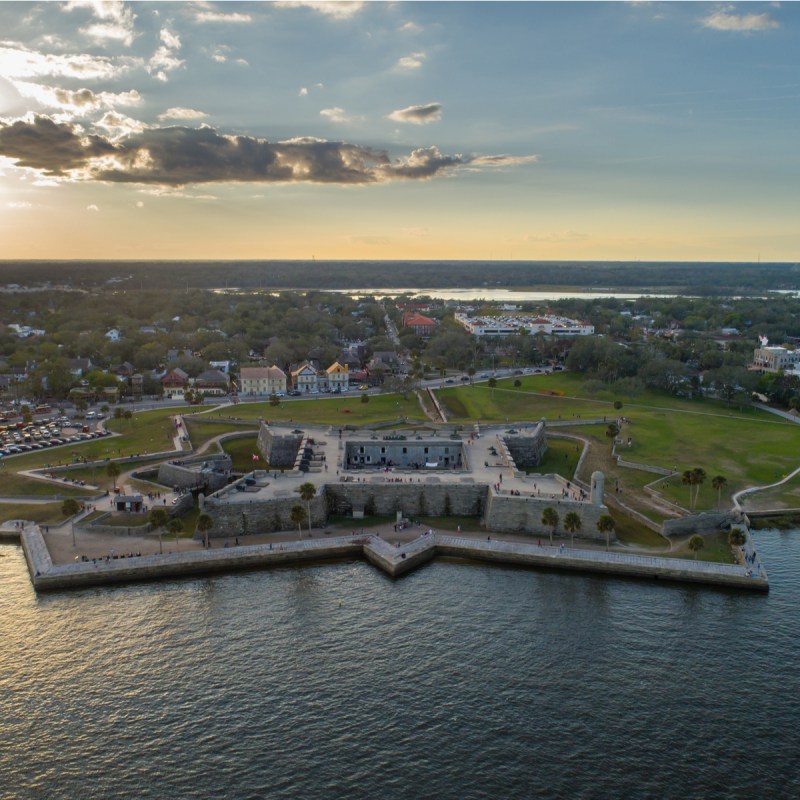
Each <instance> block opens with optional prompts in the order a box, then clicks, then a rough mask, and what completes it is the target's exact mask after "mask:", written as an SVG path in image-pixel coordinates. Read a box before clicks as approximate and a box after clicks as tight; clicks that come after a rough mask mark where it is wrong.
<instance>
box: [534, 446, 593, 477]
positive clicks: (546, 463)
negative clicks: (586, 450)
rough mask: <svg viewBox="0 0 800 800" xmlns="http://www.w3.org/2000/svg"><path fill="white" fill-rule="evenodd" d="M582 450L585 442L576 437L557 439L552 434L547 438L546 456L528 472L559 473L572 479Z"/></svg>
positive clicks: (541, 473)
mask: <svg viewBox="0 0 800 800" xmlns="http://www.w3.org/2000/svg"><path fill="white" fill-rule="evenodd" d="M582 450H583V444H581V443H580V442H576V441H575V440H574V439H557V438H555V437H553V436H550V437H548V439H547V452H546V453H545V454H544V458H543V459H542V460H541V461H540V462H539V463H538V464H537V465H536V466H535V467H531V468H530V469H529V470H528V472H536V473H539V474H540V475H547V474H550V473H557V474H558V475H561V476H562V477H564V478H567V479H568V480H572V478H573V476H574V475H575V468H576V467H577V466H578V460H579V459H580V457H581V451H582Z"/></svg>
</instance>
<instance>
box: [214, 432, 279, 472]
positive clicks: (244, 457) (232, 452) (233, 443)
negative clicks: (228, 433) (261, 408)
mask: <svg viewBox="0 0 800 800" xmlns="http://www.w3.org/2000/svg"><path fill="white" fill-rule="evenodd" d="M257 438H258V437H257V436H256V435H255V434H254V435H253V436H249V437H248V438H247V439H231V440H230V441H229V442H223V443H222V449H223V450H224V451H225V452H226V453H227V454H228V455H229V456H230V457H231V458H232V459H233V469H234V470H235V471H236V472H251V471H252V469H253V467H255V468H256V469H269V464H265V463H264V459H263V458H262V457H261V455H260V453H259V452H258V450H257V449H256V439H257ZM253 453H256V454H258V455H259V460H258V461H253Z"/></svg>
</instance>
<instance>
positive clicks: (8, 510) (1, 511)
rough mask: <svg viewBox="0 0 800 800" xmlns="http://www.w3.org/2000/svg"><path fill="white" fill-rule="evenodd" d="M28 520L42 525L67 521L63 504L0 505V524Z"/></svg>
mask: <svg viewBox="0 0 800 800" xmlns="http://www.w3.org/2000/svg"><path fill="white" fill-rule="evenodd" d="M10 519H27V520H30V521H31V522H38V523H39V524H40V525H58V524H60V523H62V522H63V521H64V519H65V517H64V515H63V514H62V513H61V503H0V522H6V521H8V520H10Z"/></svg>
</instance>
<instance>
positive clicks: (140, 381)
mask: <svg viewBox="0 0 800 800" xmlns="http://www.w3.org/2000/svg"><path fill="white" fill-rule="evenodd" d="M131 392H133V394H135V395H140V394H143V393H144V375H142V373H141V372H135V373H134V374H133V375H131Z"/></svg>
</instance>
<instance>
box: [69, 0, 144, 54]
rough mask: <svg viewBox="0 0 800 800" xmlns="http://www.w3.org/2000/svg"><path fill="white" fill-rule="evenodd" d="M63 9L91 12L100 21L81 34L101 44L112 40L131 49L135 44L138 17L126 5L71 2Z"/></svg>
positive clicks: (95, 0)
mask: <svg viewBox="0 0 800 800" xmlns="http://www.w3.org/2000/svg"><path fill="white" fill-rule="evenodd" d="M62 8H63V10H64V11H67V12H69V11H75V10H76V9H88V10H90V11H91V12H92V15H93V16H94V17H95V18H96V19H98V20H100V21H99V22H96V23H94V24H92V25H88V26H87V27H85V28H81V29H80V30H81V33H84V34H86V35H87V36H91V37H92V38H93V39H96V40H99V42H100V43H103V42H104V41H105V40H106V39H111V40H113V41H119V42H122V43H123V44H124V45H125V46H126V47H130V45H131V43H132V42H133V36H134V30H133V24H134V20H135V19H136V15H135V14H134V13H133V11H132V10H131V9H130V8H129V7H128V6H126V5H125V3H121V2H117V1H116V0H71V1H70V2H68V3H66V4H65V5H64V6H63V7H62Z"/></svg>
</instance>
